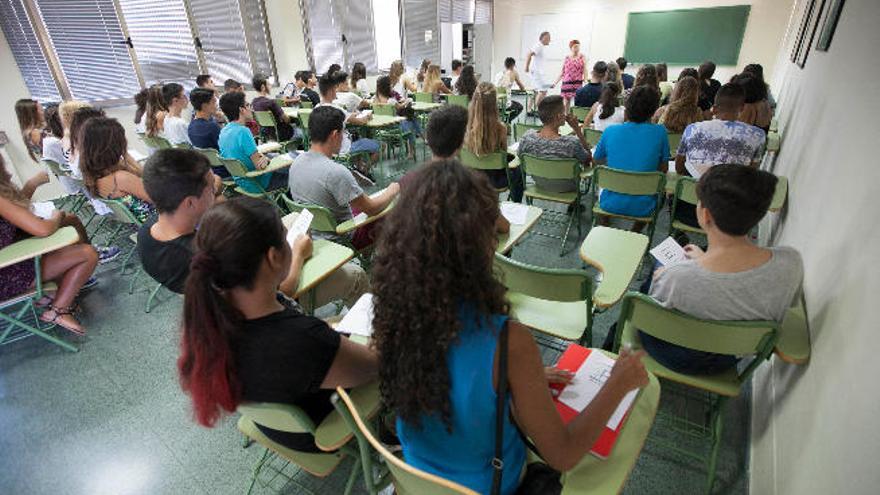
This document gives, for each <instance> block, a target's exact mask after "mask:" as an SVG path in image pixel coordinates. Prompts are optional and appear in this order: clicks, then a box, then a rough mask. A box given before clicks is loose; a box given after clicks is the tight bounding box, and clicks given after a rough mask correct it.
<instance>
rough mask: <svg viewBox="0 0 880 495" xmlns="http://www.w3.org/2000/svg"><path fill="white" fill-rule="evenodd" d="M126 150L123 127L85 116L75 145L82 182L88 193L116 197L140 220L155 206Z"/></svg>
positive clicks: (115, 122)
mask: <svg viewBox="0 0 880 495" xmlns="http://www.w3.org/2000/svg"><path fill="white" fill-rule="evenodd" d="M127 149H128V144H127V143H126V141H125V129H124V128H123V127H122V124H120V123H119V122H118V121H117V120H116V119H110V118H107V117H95V118H92V119H89V120H88V121H87V122H86V123H85V124H84V125H83V128H82V138H81V139H80V140H79V144H78V145H77V150H78V153H79V157H80V169H81V170H82V174H83V183H84V184H85V186H86V189H87V190H88V191H89V193H90V194H91V195H92V196H95V197H97V198H104V199H115V200H119V201H120V202H122V204H124V205H125V206H126V208H128V210H129V211H130V212H131V213H132V215H133V216H134V217H135V218H136V219H137V220H138V222H140V223H144V222H146V221H148V220H149V219H150V218H152V217H154V216H156V209H155V208H154V207H153V204H152V203H153V201H152V200H151V199H150V196H149V194H147V191H146V190H145V189H144V182H143V180H142V179H141V175H142V174H143V171H142V170H141V167H140V165H138V163H137V162H136V161H135V160H134V159H133V158H132V157H131V156H130V155H129V154H128V152H127Z"/></svg>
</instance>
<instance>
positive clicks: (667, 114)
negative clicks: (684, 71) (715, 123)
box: [658, 76, 703, 133]
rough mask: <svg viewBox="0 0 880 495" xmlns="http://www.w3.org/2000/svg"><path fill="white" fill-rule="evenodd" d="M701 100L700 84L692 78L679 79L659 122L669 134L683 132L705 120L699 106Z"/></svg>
mask: <svg viewBox="0 0 880 495" xmlns="http://www.w3.org/2000/svg"><path fill="white" fill-rule="evenodd" d="M699 99H700V82H699V81H697V80H696V79H694V78H693V77H690V76H687V77H683V78H681V79H679V80H678V82H676V83H675V88H674V89H673V90H672V96H670V98H669V104H668V105H666V110H665V111H664V112H663V115H662V116H661V117H660V119H659V120H658V122H659V123H661V124H663V125H664V126H665V127H666V130H668V131H669V132H676V133H677V132H683V131H684V129H685V127H687V126H689V125H691V124H693V123H694V122H699V121H701V120H703V112H702V111H701V110H700V107H698V106H697V102H698V101H699Z"/></svg>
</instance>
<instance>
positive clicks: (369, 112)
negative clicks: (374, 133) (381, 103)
mask: <svg viewBox="0 0 880 495" xmlns="http://www.w3.org/2000/svg"><path fill="white" fill-rule="evenodd" d="M370 115H373V111H372V110H363V111H361V113H359V114H357V118H359V119H368V118H370Z"/></svg>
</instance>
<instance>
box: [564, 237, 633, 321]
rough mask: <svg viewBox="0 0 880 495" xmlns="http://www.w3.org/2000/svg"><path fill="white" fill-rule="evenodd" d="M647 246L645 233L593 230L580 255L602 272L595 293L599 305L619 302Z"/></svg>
mask: <svg viewBox="0 0 880 495" xmlns="http://www.w3.org/2000/svg"><path fill="white" fill-rule="evenodd" d="M647 247H648V236H646V235H644V234H638V233H635V232H629V231H626V230H619V229H614V228H611V227H602V226H596V227H593V228H592V229H590V233H589V234H587V238H586V239H584V242H583V244H581V249H580V255H581V259H582V260H584V262H585V263H587V264H588V265H591V266H593V267H595V268H596V269H598V270H599V271H600V272H602V281H601V282H599V285H598V287H596V288H595V290H594V292H593V304H594V305H595V306H596V307H597V308H601V309H605V308H610V307H611V306H614V305H615V304H617V302H618V301H620V299H621V298H622V297H623V295H624V294H625V293H626V291H627V289H628V288H629V284H630V283H631V282H632V279H633V277H634V276H635V274H636V270H638V268H639V263H640V262H641V261H642V256H643V255H644V254H645V249H646V248H647Z"/></svg>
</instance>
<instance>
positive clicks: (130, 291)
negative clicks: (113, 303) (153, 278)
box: [128, 268, 141, 296]
mask: <svg viewBox="0 0 880 495" xmlns="http://www.w3.org/2000/svg"><path fill="white" fill-rule="evenodd" d="M140 276H141V269H140V268H138V270H137V271H136V272H134V275H132V276H131V281H130V282H129V283H128V295H129V296H130V295H132V294H134V284H135V282H137V279H138V278H140Z"/></svg>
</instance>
